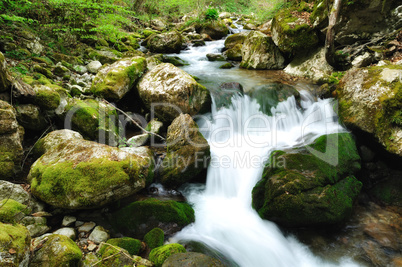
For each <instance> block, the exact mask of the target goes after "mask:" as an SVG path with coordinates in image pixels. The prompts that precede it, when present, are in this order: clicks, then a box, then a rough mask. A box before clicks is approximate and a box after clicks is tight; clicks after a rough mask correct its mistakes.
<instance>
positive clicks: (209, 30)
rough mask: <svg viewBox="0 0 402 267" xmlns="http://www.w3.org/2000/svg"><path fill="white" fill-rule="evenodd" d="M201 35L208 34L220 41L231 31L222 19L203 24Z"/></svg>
mask: <svg viewBox="0 0 402 267" xmlns="http://www.w3.org/2000/svg"><path fill="white" fill-rule="evenodd" d="M200 33H201V34H207V35H209V37H211V38H212V39H214V40H219V39H222V38H223V37H225V36H226V35H228V33H229V29H228V27H227V26H226V25H225V23H224V22H223V21H222V20H220V19H218V20H209V21H206V22H204V23H202V25H201V28H200Z"/></svg>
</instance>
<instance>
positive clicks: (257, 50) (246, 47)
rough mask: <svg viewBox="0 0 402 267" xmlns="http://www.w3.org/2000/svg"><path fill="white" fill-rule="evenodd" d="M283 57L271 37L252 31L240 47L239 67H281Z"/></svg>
mask: <svg viewBox="0 0 402 267" xmlns="http://www.w3.org/2000/svg"><path fill="white" fill-rule="evenodd" d="M284 64H285V58H284V57H283V56H282V54H281V52H280V51H279V49H278V47H276V45H275V44H274V42H273V41H272V38H271V37H268V36H266V35H265V34H263V33H261V32H258V31H252V32H250V33H249V34H248V35H247V39H246V40H245V41H244V43H243V47H242V61H241V63H240V67H242V68H245V69H257V70H264V69H266V70H270V69H283V68H284V67H285V65H284Z"/></svg>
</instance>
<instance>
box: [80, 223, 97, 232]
mask: <svg viewBox="0 0 402 267" xmlns="http://www.w3.org/2000/svg"><path fill="white" fill-rule="evenodd" d="M95 226H96V223H94V222H86V223H84V224H83V225H81V226H80V227H78V232H85V233H89V232H90V231H91V230H92V229H94V227H95Z"/></svg>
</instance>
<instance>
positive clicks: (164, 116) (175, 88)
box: [138, 63, 211, 122]
mask: <svg viewBox="0 0 402 267" xmlns="http://www.w3.org/2000/svg"><path fill="white" fill-rule="evenodd" d="M138 92H139V95H140V97H141V99H142V100H143V102H144V103H145V105H146V107H147V108H149V109H152V111H153V112H154V114H155V116H156V117H157V118H158V119H160V120H161V121H163V122H171V121H173V120H174V119H175V118H176V117H177V116H178V115H179V114H180V113H187V114H190V115H195V114H197V113H203V112H207V111H208V110H210V108H211V97H210V95H209V92H208V90H207V89H206V88H205V87H204V86H202V85H201V84H199V83H197V81H196V80H194V78H193V77H192V76H190V75H189V74H188V73H186V72H185V71H183V70H181V69H179V68H177V67H175V66H174V65H172V64H170V63H163V64H159V65H157V66H155V67H154V68H153V69H152V70H150V71H149V72H147V74H145V75H144V76H143V77H142V79H141V80H140V82H139V84H138Z"/></svg>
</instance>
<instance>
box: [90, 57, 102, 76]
mask: <svg viewBox="0 0 402 267" xmlns="http://www.w3.org/2000/svg"><path fill="white" fill-rule="evenodd" d="M101 67H102V63H100V62H99V61H97V60H95V61H91V62H90V63H88V65H87V66H86V68H87V69H88V71H89V72H90V73H93V74H97V73H98V71H99V69H100V68H101Z"/></svg>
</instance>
